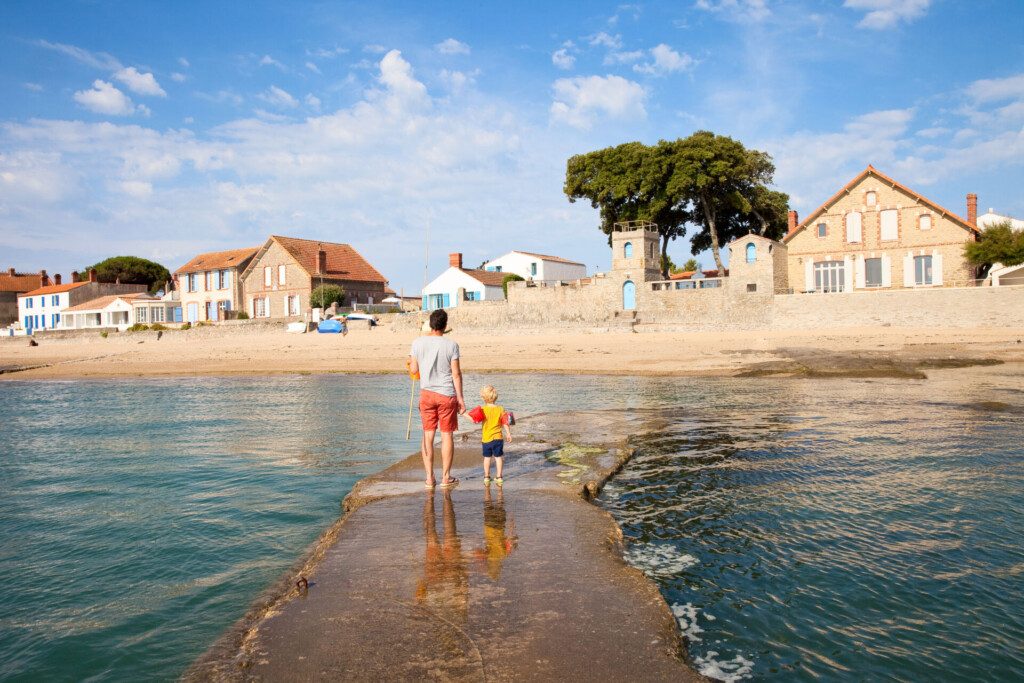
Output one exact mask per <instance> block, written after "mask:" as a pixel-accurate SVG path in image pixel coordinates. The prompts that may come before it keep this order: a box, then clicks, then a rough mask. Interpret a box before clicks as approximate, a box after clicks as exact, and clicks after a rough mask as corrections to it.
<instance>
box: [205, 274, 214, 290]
mask: <svg viewBox="0 0 1024 683" xmlns="http://www.w3.org/2000/svg"><path fill="white" fill-rule="evenodd" d="M203 288H204V289H205V290H206V291H207V292H209V291H212V290H213V273H212V272H211V271H209V270H208V271H206V272H205V273H203Z"/></svg>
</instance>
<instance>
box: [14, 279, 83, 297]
mask: <svg viewBox="0 0 1024 683" xmlns="http://www.w3.org/2000/svg"><path fill="white" fill-rule="evenodd" d="M87 284H89V281H88V280H85V281H83V282H66V283H64V284H63V285H47V286H45V287H40V288H39V289H33V290H32V291H31V292H25V296H35V295H37V294H60V293H61V292H70V291H71V290H72V289H78V288H79V287H82V286H85V285H87Z"/></svg>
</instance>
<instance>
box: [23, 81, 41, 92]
mask: <svg viewBox="0 0 1024 683" xmlns="http://www.w3.org/2000/svg"><path fill="white" fill-rule="evenodd" d="M21 87H23V88H25V90H31V91H32V92H43V90H45V88H44V87H43V86H41V85H40V84H38V83H22V84H21Z"/></svg>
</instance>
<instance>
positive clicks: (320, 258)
mask: <svg viewBox="0 0 1024 683" xmlns="http://www.w3.org/2000/svg"><path fill="white" fill-rule="evenodd" d="M316 272H317V273H321V274H322V273H326V272H327V252H326V251H324V250H323V249H321V250H320V251H318V252H317V253H316Z"/></svg>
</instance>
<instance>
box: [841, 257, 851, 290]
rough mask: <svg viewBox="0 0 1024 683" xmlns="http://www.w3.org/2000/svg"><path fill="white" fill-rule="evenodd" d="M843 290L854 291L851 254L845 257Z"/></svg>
mask: <svg viewBox="0 0 1024 683" xmlns="http://www.w3.org/2000/svg"><path fill="white" fill-rule="evenodd" d="M843 291H844V292H852V291H853V259H852V258H850V257H849V256H844V257H843Z"/></svg>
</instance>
